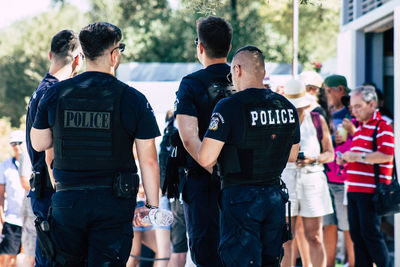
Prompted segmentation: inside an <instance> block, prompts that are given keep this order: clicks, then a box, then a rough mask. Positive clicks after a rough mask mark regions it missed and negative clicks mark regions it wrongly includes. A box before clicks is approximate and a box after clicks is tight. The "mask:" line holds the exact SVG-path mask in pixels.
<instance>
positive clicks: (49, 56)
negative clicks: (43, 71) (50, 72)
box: [49, 51, 51, 61]
mask: <svg viewBox="0 0 400 267" xmlns="http://www.w3.org/2000/svg"><path fill="white" fill-rule="evenodd" d="M49 60H50V61H51V51H49Z"/></svg>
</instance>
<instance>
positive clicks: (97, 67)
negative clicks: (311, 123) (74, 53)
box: [86, 60, 115, 76]
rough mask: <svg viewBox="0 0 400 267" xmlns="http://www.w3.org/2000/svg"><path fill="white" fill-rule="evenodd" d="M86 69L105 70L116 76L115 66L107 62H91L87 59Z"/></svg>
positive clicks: (104, 71)
mask: <svg viewBox="0 0 400 267" xmlns="http://www.w3.org/2000/svg"><path fill="white" fill-rule="evenodd" d="M86 71H96V72H103V73H107V74H111V75H113V76H115V70H114V68H113V67H107V66H106V65H105V64H104V65H100V64H96V63H95V62H91V61H89V60H87V61H86Z"/></svg>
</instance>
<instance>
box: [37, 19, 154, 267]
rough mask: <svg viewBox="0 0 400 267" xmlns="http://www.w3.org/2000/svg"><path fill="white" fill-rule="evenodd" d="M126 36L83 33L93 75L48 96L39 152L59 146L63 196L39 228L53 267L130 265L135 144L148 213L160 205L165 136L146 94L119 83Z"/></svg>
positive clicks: (107, 30)
mask: <svg viewBox="0 0 400 267" xmlns="http://www.w3.org/2000/svg"><path fill="white" fill-rule="evenodd" d="M121 38H122V35H121V31H120V29H119V28H118V27H116V26H114V25H112V24H109V23H104V22H98V23H94V24H90V25H88V26H86V27H84V28H83V29H82V30H81V32H80V34H79V40H80V43H81V46H82V50H83V53H84V54H85V58H86V60H87V69H86V72H84V73H83V74H80V75H78V76H76V77H75V78H72V79H69V80H66V81H63V82H59V83H57V84H56V85H54V86H53V87H52V88H51V90H48V92H46V94H45V95H44V96H43V99H42V100H41V102H40V104H39V107H38V112H37V115H36V119H35V122H34V125H33V128H32V130H31V138H32V144H33V147H34V148H35V149H36V150H37V151H43V150H46V149H48V148H50V147H54V164H53V166H54V170H53V173H54V178H55V182H56V184H55V188H56V192H55V194H54V195H53V198H52V202H51V212H50V218H49V225H47V226H46V224H43V227H41V229H39V231H40V230H42V231H44V232H47V231H49V232H50V241H51V242H50V245H49V244H48V243H47V246H48V247H51V246H53V247H54V251H52V249H51V248H50V249H48V250H47V254H48V256H49V258H50V259H51V261H52V263H53V266H74V267H75V266H125V264H126V261H127V260H128V257H129V252H130V248H131V244H132V237H133V230H132V220H133V215H134V209H135V205H136V194H137V187H138V176H137V173H136V172H137V167H136V165H135V160H134V157H133V152H132V149H133V144H134V143H135V145H136V149H137V153H138V158H139V163H140V166H141V170H142V178H143V184H144V188H145V192H146V196H147V201H148V202H147V205H146V206H145V207H143V208H141V212H140V216H144V215H146V214H147V213H148V211H149V210H150V209H151V208H157V206H158V190H159V168H158V162H157V153H156V148H155V143H154V138H155V137H157V136H159V135H160V132H159V130H158V127H157V123H156V120H155V117H154V114H153V110H152V108H151V106H150V104H149V103H148V102H147V100H146V98H145V96H144V95H143V94H141V93H140V92H138V91H137V90H135V89H134V88H131V87H129V86H128V85H126V84H124V83H122V82H120V81H119V80H118V79H116V78H115V72H116V70H117V68H118V65H119V63H120V60H121V56H122V52H123V50H124V48H125V46H124V44H122V43H120V40H121ZM48 228H49V229H48Z"/></svg>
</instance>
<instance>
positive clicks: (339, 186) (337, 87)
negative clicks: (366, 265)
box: [324, 75, 354, 267]
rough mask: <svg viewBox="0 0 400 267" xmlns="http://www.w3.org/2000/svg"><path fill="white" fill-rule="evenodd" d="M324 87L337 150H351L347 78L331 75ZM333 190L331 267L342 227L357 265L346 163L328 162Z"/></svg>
mask: <svg viewBox="0 0 400 267" xmlns="http://www.w3.org/2000/svg"><path fill="white" fill-rule="evenodd" d="M324 88H325V92H326V95H327V97H328V103H329V105H330V106H332V110H331V112H332V121H331V127H330V128H331V131H332V140H333V145H334V148H335V157H337V152H339V153H344V152H346V151H348V150H349V149H350V146H351V136H350V135H349V134H348V132H347V130H346V128H345V127H348V129H350V127H351V114H350V111H349V109H348V108H347V107H346V106H345V105H344V104H343V101H342V100H343V98H345V97H348V95H349V92H350V89H349V88H348V87H347V80H346V78H345V77H344V76H341V75H331V76H328V77H326V78H325V80H324ZM326 174H327V176H328V184H329V191H330V194H331V197H332V204H333V209H334V213H333V214H330V215H327V216H325V217H324V243H325V249H326V254H327V266H328V267H334V266H335V261H336V246H337V240H338V230H340V231H343V234H344V240H345V245H346V252H347V259H348V263H349V267H353V266H354V250H353V242H352V240H351V237H350V232H349V223H348V217H347V206H346V205H345V204H344V199H345V185H344V182H345V181H346V179H347V172H346V166H343V167H341V166H339V165H338V164H337V163H336V161H334V162H331V163H328V164H327V165H326Z"/></svg>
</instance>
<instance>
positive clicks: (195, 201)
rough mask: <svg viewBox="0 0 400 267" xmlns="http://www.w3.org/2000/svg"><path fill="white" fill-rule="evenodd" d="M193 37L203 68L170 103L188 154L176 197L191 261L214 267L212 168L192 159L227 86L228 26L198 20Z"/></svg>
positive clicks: (215, 19)
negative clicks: (179, 197)
mask: <svg viewBox="0 0 400 267" xmlns="http://www.w3.org/2000/svg"><path fill="white" fill-rule="evenodd" d="M197 36H198V37H197V38H196V40H195V43H196V46H197V57H198V59H199V61H200V62H201V63H202V64H203V66H204V67H205V68H204V69H202V70H200V71H197V72H194V73H192V74H190V75H188V76H186V77H184V78H183V79H182V82H181V84H180V86H179V90H178V92H177V97H176V102H175V115H176V122H177V126H178V130H179V134H180V136H181V139H182V142H183V145H184V147H185V149H186V150H187V152H188V153H189V154H190V156H189V157H188V163H187V166H186V167H187V170H188V174H187V181H186V184H185V185H184V188H183V192H182V197H183V200H184V212H185V219H186V225H187V230H188V235H189V246H190V252H191V256H192V260H193V262H194V263H195V264H196V265H197V266H210V267H218V266H221V261H220V259H219V257H218V253H217V248H218V243H219V219H218V217H219V211H218V205H217V203H218V196H219V192H220V184H219V181H218V180H216V179H212V178H211V174H210V173H211V172H212V169H211V168H207V169H204V168H202V167H201V166H200V165H199V164H198V163H197V162H196V160H195V159H197V152H198V150H199V147H200V143H201V139H203V136H204V134H205V132H206V130H207V127H208V124H209V122H210V117H211V113H212V110H213V108H214V106H215V104H216V98H215V97H214V96H215V93H216V94H218V92H221V91H224V90H225V89H226V87H227V86H228V84H229V81H228V80H227V78H226V76H227V75H228V74H229V65H227V61H226V57H227V55H228V53H229V50H230V47H231V39H232V27H231V26H230V24H229V23H228V22H227V21H225V20H224V19H222V18H219V17H213V16H209V17H207V18H201V19H200V20H199V21H198V23H197ZM218 88H220V89H218ZM213 89H217V90H213Z"/></svg>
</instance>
